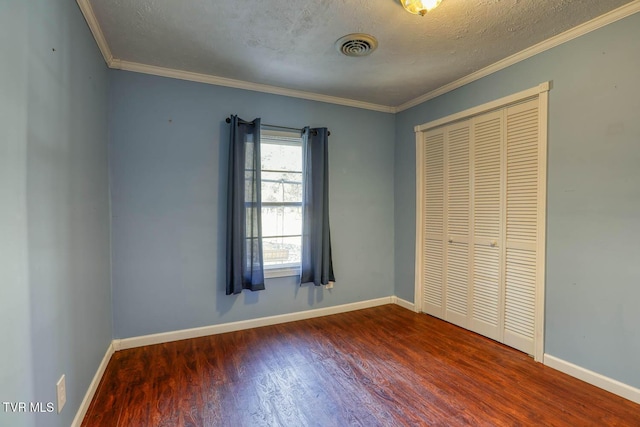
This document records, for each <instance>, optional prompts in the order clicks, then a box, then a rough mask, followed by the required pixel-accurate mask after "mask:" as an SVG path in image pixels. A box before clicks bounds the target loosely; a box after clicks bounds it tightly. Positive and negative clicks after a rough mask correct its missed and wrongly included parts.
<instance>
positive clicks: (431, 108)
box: [394, 14, 640, 387]
mask: <svg viewBox="0 0 640 427" xmlns="http://www.w3.org/2000/svg"><path fill="white" fill-rule="evenodd" d="M639 75H640V14H636V15H633V16H631V17H628V18H626V19H624V20H622V21H619V22H617V23H614V24H611V25H608V26H606V27H604V28H601V29H599V30H597V31H595V32H592V33H590V34H587V35H585V36H583V37H580V38H578V39H575V40H573V41H571V42H568V43H566V44H564V45H562V46H559V47H556V48H554V49H552V50H549V51H547V52H544V53H542V54H539V55H536V56H535V57H532V58H530V59H528V60H526V61H523V62H520V63H518V64H516V65H513V66H511V67H509V68H507V69H505V70H502V71H500V72H498V73H495V74H492V75H490V76H488V77H485V78H483V79H481V80H478V81H476V82H474V83H471V84H468V85H466V86H464V87H461V88H459V89H457V90H455V91H453V92H450V93H447V94H445V95H443V96H440V97H438V98H435V99H433V100H431V101H428V102H426V103H423V104H421V105H419V106H416V107H414V108H412V109H410V110H407V111H404V112H402V113H400V114H398V115H397V117H396V147H395V165H394V171H395V183H394V185H395V192H394V195H395V233H396V234H395V248H396V252H395V271H396V276H395V286H396V294H397V295H398V296H399V297H401V298H404V299H407V300H410V301H413V298H414V294H413V292H414V251H415V246H414V245H415V234H414V233H415V136H414V133H413V127H414V126H415V125H418V124H422V123H426V122H429V121H431V120H434V119H436V118H440V117H444V116H447V115H449V114H452V113H455V112H459V111H462V110H465V109H467V108H470V107H473V106H476V105H480V104H483V103H485V102H488V101H491V100H494V99H498V98H500V97H503V96H506V95H510V94H512V93H515V92H518V91H521V90H524V89H528V88H530V87H534V86H536V85H537V84H539V83H541V82H543V81H547V80H552V81H553V89H552V90H551V92H550V101H549V147H548V148H549V152H548V194H547V275H546V330H545V334H546V335H545V352H546V353H548V354H551V355H553V356H556V357H559V358H561V359H564V360H566V361H569V362H572V363H574V364H577V365H579V366H582V367H584V368H587V369H590V370H593V371H595V372H598V373H600V374H603V375H606V376H608V377H611V378H614V379H617V380H619V381H622V382H624V383H626V384H629V385H632V386H634V387H640V369H638V360H640V335H639V333H638V325H640V310H639V309H638V302H639V301H640V262H639V260H640V243H639V240H638V238H639V237H640V80H639Z"/></svg>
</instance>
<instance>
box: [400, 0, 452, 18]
mask: <svg viewBox="0 0 640 427" xmlns="http://www.w3.org/2000/svg"><path fill="white" fill-rule="evenodd" d="M440 2H442V0H400V4H401V5H402V7H404V9H405V10H406V11H407V12H409V13H413V14H414V15H420V16H424V15H426V13H427V12H430V11H432V10H433V9H435V8H436V7H438V5H439V4H440Z"/></svg>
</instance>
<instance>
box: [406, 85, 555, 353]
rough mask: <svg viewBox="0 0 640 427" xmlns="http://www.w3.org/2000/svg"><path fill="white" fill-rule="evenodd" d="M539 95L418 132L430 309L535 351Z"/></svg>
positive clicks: (542, 157) (542, 165)
mask: <svg viewBox="0 0 640 427" xmlns="http://www.w3.org/2000/svg"><path fill="white" fill-rule="evenodd" d="M539 102H540V100H539V99H538V97H535V98H534V99H531V100H528V101H525V102H520V103H517V104H514V105H509V106H507V107H504V108H500V109H497V110H494V111H491V112H488V113H482V114H476V115H474V116H473V117H470V118H466V119H463V120H457V121H455V122H453V123H450V124H441V125H439V126H438V127H435V128H432V129H427V130H424V131H422V130H419V131H418V132H417V135H418V137H417V144H418V153H419V155H420V156H422V157H421V158H420V159H419V162H418V164H419V177H418V191H419V194H418V200H419V209H418V215H419V218H418V221H417V224H418V233H417V235H418V238H419V239H420V241H419V243H418V245H417V251H418V257H417V270H418V271H417V272H418V273H419V275H418V276H419V277H417V287H418V289H419V291H420V293H421V295H420V296H421V301H420V306H421V309H422V311H424V312H426V313H428V314H431V315H434V316H437V317H439V318H442V319H444V320H447V321H449V322H451V323H454V324H456V325H458V326H461V327H464V328H467V329H470V330H472V331H474V332H477V333H479V334H482V335H485V336H487V337H490V338H492V339H494V340H496V341H499V342H502V343H505V344H507V345H509V346H512V347H514V348H517V349H519V350H521V351H524V352H526V353H528V354H534V353H535V351H536V342H535V341H536V333H539V334H541V331H537V330H536V327H537V325H538V327H541V323H542V322H538V321H537V320H539V319H540V318H541V312H540V311H541V310H543V308H544V307H543V305H542V299H541V296H542V295H543V294H542V292H543V289H544V283H543V279H544V278H543V276H544V274H543V273H544V270H543V268H544V265H543V263H544V258H543V257H544V197H545V188H544V187H545V185H546V184H545V182H546V181H545V180H544V176H543V175H544V174H545V171H546V137H545V135H546V119H544V120H542V121H541V117H545V116H544V114H546V108H545V109H544V114H542V113H541V110H540V106H539Z"/></svg>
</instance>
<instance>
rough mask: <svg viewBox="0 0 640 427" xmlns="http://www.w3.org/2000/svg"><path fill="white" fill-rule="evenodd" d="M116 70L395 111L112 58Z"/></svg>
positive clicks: (385, 111)
mask: <svg viewBox="0 0 640 427" xmlns="http://www.w3.org/2000/svg"><path fill="white" fill-rule="evenodd" d="M110 67H111V68H113V69H117V70H125V71H133V72H136V73H144V74H152V75H154V76H161V77H170V78H173V79H180V80H188V81H192V82H199V83H206V84H211V85H217V86H226V87H232V88H236V89H245V90H252V91H255V92H264V93H269V94H273V95H283V96H289V97H292V98H301V99H308V100H311V101H320V102H327V103H330V104H338V105H344V106H346V107H355V108H363V109H365V110H373V111H380V112H383V113H395V112H396V109H395V107H389V106H386V105H379V104H372V103H369V102H363V101H356V100H353V99H347V98H339V97H337V96H329V95H321V94H319V93H313V92H305V91H302V90H295V89H286V88H282V87H278V86H271V85H264V84H259V83H251V82H246V81H243V80H235V79H228V78H226V77H217V76H212V75H210V74H200V73H193V72H191V71H182V70H175V69H172V68H164V67H157V66H155V65H145V64H140V63H137V62H129V61H121V60H119V59H114V60H113V61H112V63H111V65H110Z"/></svg>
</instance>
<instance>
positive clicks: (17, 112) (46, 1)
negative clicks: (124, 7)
mask: <svg viewBox="0 0 640 427" xmlns="http://www.w3.org/2000/svg"><path fill="white" fill-rule="evenodd" d="M0 52H1V53H2V58H3V61H2V66H1V67H0V94H1V96H0V200H2V207H3V208H2V209H1V210H0V236H2V237H1V238H0V259H1V260H2V261H1V262H2V264H1V265H2V266H1V268H0V283H2V286H0V331H1V335H2V348H3V351H0V402H11V403H17V402H26V403H27V405H28V404H29V403H30V402H41V403H42V404H43V405H44V406H43V408H44V410H46V404H47V403H48V402H54V404H55V402H56V394H55V389H56V387H55V384H56V381H57V380H58V379H59V378H60V376H61V375H62V374H65V375H66V386H67V403H66V406H65V407H64V409H63V410H62V413H61V414H57V413H56V412H53V413H35V414H34V413H11V412H10V411H7V410H6V409H5V408H6V407H5V405H2V406H1V407H0V425H3V426H4V425H7V426H8V425H16V426H18V425H19V426H31V425H38V426H68V425H70V424H71V422H72V420H73V418H74V416H75V414H76V412H77V410H78V408H79V406H80V402H81V400H82V398H83V397H84V395H85V393H86V391H87V389H88V387H89V384H90V382H91V380H92V378H93V376H94V374H95V372H96V370H97V368H98V366H99V364H100V362H101V360H102V358H103V357H104V354H105V351H106V350H107V347H108V345H109V343H110V342H111V334H112V331H111V315H110V312H111V296H110V272H109V268H110V267H109V192H108V168H107V159H108V156H107V132H108V129H107V105H108V98H107V95H108V93H107V85H108V80H107V69H106V66H105V64H104V61H103V60H102V57H101V56H100V52H99V51H98V49H97V47H96V44H95V41H94V40H93V37H92V36H91V33H90V31H89V29H88V28H87V26H86V23H85V21H84V18H83V17H82V14H81V13H80V11H79V9H78V7H77V6H76V3H75V2H70V1H67V0H39V1H36V0H34V1H29V2H25V1H22V0H7V1H2V2H0Z"/></svg>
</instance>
